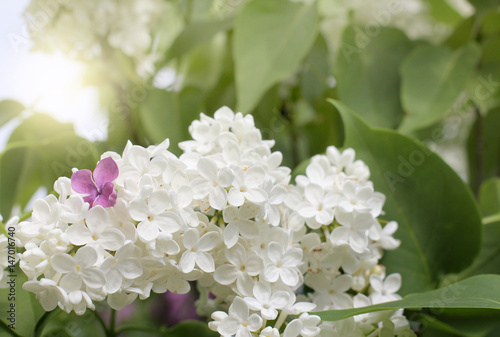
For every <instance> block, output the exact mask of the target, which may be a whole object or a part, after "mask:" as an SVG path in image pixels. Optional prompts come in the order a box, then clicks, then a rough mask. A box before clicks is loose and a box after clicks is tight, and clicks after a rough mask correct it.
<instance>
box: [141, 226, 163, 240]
mask: <svg viewBox="0 0 500 337" xmlns="http://www.w3.org/2000/svg"><path fill="white" fill-rule="evenodd" d="M159 232H160V231H159V230H158V226H157V225H156V224H154V223H153V222H150V221H142V222H140V223H139V225H137V235H139V238H140V239H141V240H142V241H144V242H149V241H152V240H154V239H156V238H157V237H158V234H159Z"/></svg>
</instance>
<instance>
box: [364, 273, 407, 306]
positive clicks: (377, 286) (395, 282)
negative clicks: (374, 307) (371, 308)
mask: <svg viewBox="0 0 500 337" xmlns="http://www.w3.org/2000/svg"><path fill="white" fill-rule="evenodd" d="M370 285H371V287H372V290H373V293H372V294H371V295H370V298H371V300H372V302H373V304H379V303H383V302H390V301H396V300H400V299H401V296H399V295H398V294H396V292H397V291H398V290H399V288H401V275H400V274H398V273H394V274H391V275H388V276H387V277H386V278H385V280H384V275H377V274H373V275H371V276H370Z"/></svg>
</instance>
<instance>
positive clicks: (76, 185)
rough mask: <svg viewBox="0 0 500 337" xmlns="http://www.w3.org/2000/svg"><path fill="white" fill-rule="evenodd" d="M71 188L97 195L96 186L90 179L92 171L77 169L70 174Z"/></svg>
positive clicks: (78, 191)
mask: <svg viewBox="0 0 500 337" xmlns="http://www.w3.org/2000/svg"><path fill="white" fill-rule="evenodd" d="M71 188H72V189H73V190H74V191H75V192H77V193H82V194H88V195H89V196H93V197H94V198H95V196H96V195H97V187H96V185H95V184H94V182H93V181H92V172H90V170H78V171H76V172H74V173H73V175H72V176H71Z"/></svg>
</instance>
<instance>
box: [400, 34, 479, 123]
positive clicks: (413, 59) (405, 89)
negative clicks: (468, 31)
mask: <svg viewBox="0 0 500 337" xmlns="http://www.w3.org/2000/svg"><path fill="white" fill-rule="evenodd" d="M479 55H480V49H479V47H478V46H477V45H475V44H468V45H466V46H464V47H462V48H460V49H458V50H456V51H452V50H450V49H448V48H446V47H442V46H420V47H417V48H416V49H415V50H414V51H413V52H412V53H411V54H410V55H408V57H407V58H406V60H405V61H404V62H403V64H402V66H401V80H402V87H401V100H402V103H403V107H404V109H405V111H406V116H405V118H404V119H403V122H402V123H401V125H400V130H401V131H403V132H412V131H415V130H418V129H421V128H424V127H426V126H429V125H432V124H433V123H436V122H437V121H439V120H440V119H441V118H442V117H443V116H444V114H445V113H446V112H447V111H448V110H449V109H450V108H451V107H452V106H453V103H454V102H455V101H456V99H457V98H458V96H459V95H460V93H461V92H462V91H463V90H464V89H465V88H466V86H467V81H468V80H469V78H470V77H471V75H472V74H473V71H474V67H475V65H476V63H477V61H478V58H479Z"/></svg>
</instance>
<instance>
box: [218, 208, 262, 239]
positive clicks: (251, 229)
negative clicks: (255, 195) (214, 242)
mask: <svg viewBox="0 0 500 337" xmlns="http://www.w3.org/2000/svg"><path fill="white" fill-rule="evenodd" d="M258 214H259V207H258V206H257V205H254V204H250V203H247V204H245V205H243V206H242V207H240V208H237V207H234V206H228V207H226V208H225V209H224V211H223V217H224V222H225V223H227V226H226V228H225V229H224V233H223V239H224V243H225V244H226V246H227V247H228V248H231V247H233V246H234V245H235V244H236V242H238V238H239V236H240V235H241V236H242V237H244V238H247V239H251V238H254V237H256V236H257V234H258V227H257V224H256V223H255V221H253V220H250V219H251V218H254V217H255V216H256V215H258Z"/></svg>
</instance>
